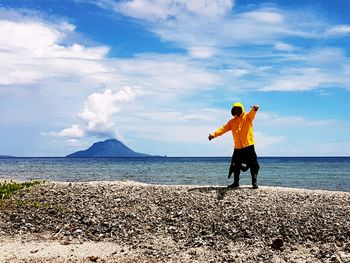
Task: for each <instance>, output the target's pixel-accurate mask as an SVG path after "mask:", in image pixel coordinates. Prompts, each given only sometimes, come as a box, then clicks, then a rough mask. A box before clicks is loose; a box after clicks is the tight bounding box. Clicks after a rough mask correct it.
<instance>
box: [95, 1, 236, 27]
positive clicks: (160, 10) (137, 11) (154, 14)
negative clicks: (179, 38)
mask: <svg viewBox="0 0 350 263" xmlns="http://www.w3.org/2000/svg"><path fill="white" fill-rule="evenodd" d="M102 5H103V6H105V7H107V6H112V7H113V8H114V10H115V11H118V12H121V13H123V14H125V15H128V16H131V17H134V18H138V19H142V20H146V21H150V22H165V21H167V20H170V21H172V20H173V19H182V18H183V17H187V16H193V15H195V16H200V17H206V18H216V17H220V16H223V15H225V14H227V13H228V12H229V11H230V10H231V9H232V7H233V1H232V0H212V1H206V0H192V1H186V0H131V1H121V2H111V1H103V2H102Z"/></svg>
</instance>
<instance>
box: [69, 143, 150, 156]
mask: <svg viewBox="0 0 350 263" xmlns="http://www.w3.org/2000/svg"><path fill="white" fill-rule="evenodd" d="M66 157H70V158H74V157H154V156H153V155H148V154H144V153H138V152H134V151H133V150H131V149H130V148H129V147H127V146H126V145H125V144H123V143H122V142H120V141H118V140H116V139H108V140H105V141H103V142H96V143H94V144H93V145H92V146H91V147H90V148H88V149H86V150H83V151H78V152H75V153H72V154H69V155H67V156H66Z"/></svg>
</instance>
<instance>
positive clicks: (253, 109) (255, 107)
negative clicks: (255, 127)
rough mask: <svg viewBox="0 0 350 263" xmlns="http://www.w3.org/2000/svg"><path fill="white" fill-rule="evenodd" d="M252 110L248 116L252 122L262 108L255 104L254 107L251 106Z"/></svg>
mask: <svg viewBox="0 0 350 263" xmlns="http://www.w3.org/2000/svg"><path fill="white" fill-rule="evenodd" d="M250 108H251V110H250V111H249V112H248V116H249V118H250V119H251V120H254V118H255V114H256V112H257V111H258V110H259V108H260V106H259V105H257V104H254V105H253V106H250Z"/></svg>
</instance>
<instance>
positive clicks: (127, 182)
mask: <svg viewBox="0 0 350 263" xmlns="http://www.w3.org/2000/svg"><path fill="white" fill-rule="evenodd" d="M29 181H42V182H43V183H52V184H57V185H60V184H61V185H70V184H71V185H73V184H76V185H79V184H81V185H83V184H88V185H92V186H97V185H125V186H133V185H134V186H146V187H147V186H156V187H174V188H176V187H183V188H201V187H202V188H217V189H219V188H222V189H225V188H227V185H209V184H208V185H195V184H153V183H144V182H139V181H133V180H114V181H105V180H98V181H74V182H69V181H54V180H42V179H32V180H16V179H4V178H0V184H1V183H4V182H15V183H24V182H29ZM258 183H259V182H258ZM258 185H259V189H260V190H280V191H301V192H304V191H313V192H320V193H321V192H326V193H327V192H329V193H349V194H350V191H342V190H330V189H316V188H315V189H310V188H298V187H288V186H269V185H260V184H258ZM238 189H252V186H251V185H250V184H246V185H240V187H239V188H238ZM231 190H233V189H231Z"/></svg>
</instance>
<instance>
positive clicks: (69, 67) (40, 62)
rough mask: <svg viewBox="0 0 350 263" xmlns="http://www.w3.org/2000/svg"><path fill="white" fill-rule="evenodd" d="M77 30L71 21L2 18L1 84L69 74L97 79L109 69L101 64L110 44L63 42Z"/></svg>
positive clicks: (0, 46) (0, 34) (0, 22)
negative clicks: (50, 22) (93, 45)
mask: <svg viewBox="0 0 350 263" xmlns="http://www.w3.org/2000/svg"><path fill="white" fill-rule="evenodd" d="M74 30H75V27H74V26H73V25H71V24H67V23H60V24H49V23H45V22H43V21H38V20H37V19H34V18H33V19H32V20H30V21H29V19H28V18H26V19H25V20H24V21H19V20H18V19H17V20H16V21H11V20H4V19H2V20H1V19H0V59H1V61H2V63H1V66H0V84H3V85H11V84H28V83H33V82H37V81H39V80H44V79H48V78H62V79H64V78H66V76H67V75H69V76H76V77H78V78H81V79H84V78H86V79H89V80H97V79H98V78H99V77H100V75H101V74H102V73H104V72H108V71H109V69H108V68H107V67H105V66H104V65H103V64H102V63H101V60H103V59H104V58H105V56H106V54H107V52H108V48H107V47H103V46H100V47H85V46H82V45H80V44H78V43H73V44H71V45H63V44H61V42H63V41H64V40H66V36H67V34H71V33H72V32H73V31H74ZM13 32H16V33H15V34H14V33H13Z"/></svg>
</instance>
